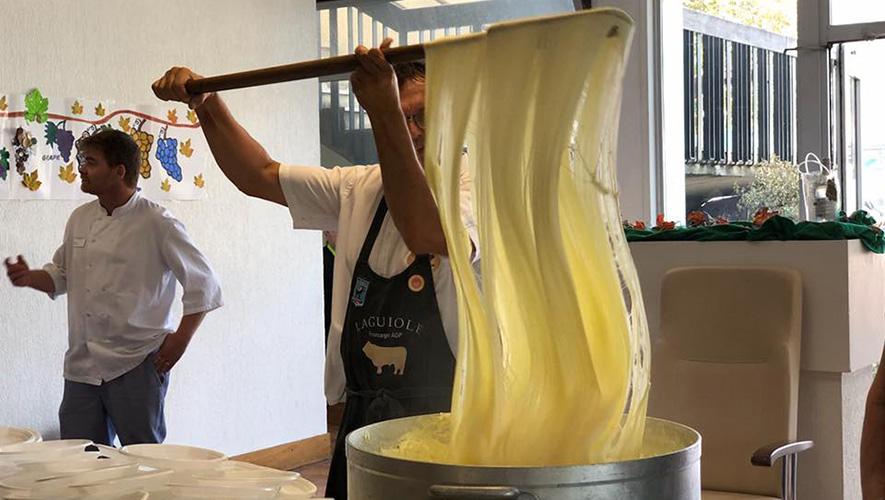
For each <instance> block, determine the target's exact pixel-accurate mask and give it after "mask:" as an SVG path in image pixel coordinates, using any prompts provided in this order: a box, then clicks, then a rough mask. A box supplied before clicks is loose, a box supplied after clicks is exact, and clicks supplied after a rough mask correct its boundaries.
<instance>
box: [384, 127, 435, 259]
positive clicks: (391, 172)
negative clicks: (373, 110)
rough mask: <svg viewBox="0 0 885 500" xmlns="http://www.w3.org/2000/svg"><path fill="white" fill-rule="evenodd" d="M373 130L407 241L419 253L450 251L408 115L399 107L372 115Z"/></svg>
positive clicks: (398, 224)
mask: <svg viewBox="0 0 885 500" xmlns="http://www.w3.org/2000/svg"><path fill="white" fill-rule="evenodd" d="M372 130H373V132H374V135H375V144H376V146H377V148H378V158H379V160H380V163H381V177H382V179H383V183H384V198H385V199H386V200H387V205H388V207H389V208H390V215H391V217H393V222H394V224H395V225H396V228H397V230H398V231H399V232H400V234H401V235H402V237H403V241H405V243H406V246H408V247H409V250H411V251H412V252H414V253H416V254H424V253H434V254H440V255H447V253H448V252H447V249H446V239H445V235H444V234H443V230H442V224H441V223H440V217H439V209H438V208H437V206H436V201H435V200H434V199H433V194H432V193H431V191H430V186H428V185H427V178H426V177H425V176H424V171H423V169H422V168H421V164H420V162H419V161H418V156H417V154H416V152H415V148H414V147H413V146H412V140H411V137H410V136H409V129H408V125H407V124H406V120H405V117H404V116H403V115H402V113H401V112H398V110H396V111H392V112H390V113H389V114H387V115H385V116H379V117H372Z"/></svg>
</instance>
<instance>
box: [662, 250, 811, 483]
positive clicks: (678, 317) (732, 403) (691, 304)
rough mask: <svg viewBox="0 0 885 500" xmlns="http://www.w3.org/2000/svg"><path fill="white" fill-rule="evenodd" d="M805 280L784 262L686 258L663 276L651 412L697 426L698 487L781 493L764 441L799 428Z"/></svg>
mask: <svg viewBox="0 0 885 500" xmlns="http://www.w3.org/2000/svg"><path fill="white" fill-rule="evenodd" d="M801 317H802V287H801V279H800V276H799V273H798V272H796V271H793V270H787V269H765V268H733V267H728V268H723V267H692V268H679V269H673V270H671V271H670V272H668V273H667V274H666V275H665V276H664V279H663V282H662V290H661V325H660V329H659V330H658V332H657V335H656V336H655V338H653V348H652V362H651V369H652V370H651V371H652V375H651V393H650V396H649V410H648V413H649V415H651V416H655V417H661V418H666V419H669V420H674V421H677V422H680V423H683V424H685V425H688V426H690V427H693V428H694V429H696V430H697V431H698V432H700V433H701V436H702V452H701V453H702V457H701V484H702V485H703V488H704V489H712V490H721V491H732V492H739V493H749V494H756V495H769V496H780V467H781V466H779V467H778V468H777V469H776V470H771V469H766V468H761V467H754V466H753V465H751V464H750V457H751V456H752V454H753V452H754V451H755V450H756V449H757V448H759V447H760V446H763V445H766V444H769V443H772V442H775V441H780V440H786V439H795V438H796V421H797V411H798V394H799V354H800V343H801Z"/></svg>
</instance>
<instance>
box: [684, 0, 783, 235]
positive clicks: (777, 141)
mask: <svg viewBox="0 0 885 500" xmlns="http://www.w3.org/2000/svg"><path fill="white" fill-rule="evenodd" d="M684 4H685V6H686V7H687V8H686V9H685V11H684V12H683V23H684V31H683V62H684V67H683V70H684V81H683V84H684V106H685V110H684V127H685V196H686V212H691V211H695V210H701V211H704V212H706V213H708V214H709V215H710V216H711V217H714V218H715V217H725V218H727V219H729V220H735V219H747V218H749V217H750V216H751V215H752V213H753V212H754V211H755V210H756V208H758V207H755V206H750V205H755V203H756V202H755V201H754V202H752V203H750V202H749V200H751V199H753V200H758V199H759V198H760V196H761V197H762V198H763V199H764V198H766V197H769V198H771V199H772V203H773V204H776V203H778V201H777V200H776V199H775V198H778V199H779V198H780V195H779V193H778V191H782V190H783V188H784V186H780V185H770V186H766V185H760V182H756V183H753V182H752V181H753V180H754V177H755V176H754V174H755V172H757V171H759V170H758V167H759V166H765V167H766V168H768V165H769V164H772V165H783V163H779V162H778V161H785V162H789V163H792V162H794V161H795V159H796V99H795V80H796V76H795V75H796V58H795V56H794V55H793V54H792V53H790V52H789V50H788V49H790V48H792V47H795V46H796V40H795V29H796V22H795V19H796V3H795V0H793V2H792V3H790V2H786V1H783V0H781V1H772V2H767V1H762V0H759V1H757V2H749V4H752V5H754V6H753V7H752V8H748V7H747V4H748V2H741V3H740V5H738V3H737V2H734V1H732V2H727V1H726V2H718V3H714V4H710V3H709V2H703V1H701V0H685V1H684ZM772 162H775V163H772ZM766 179H772V177H770V176H766ZM772 182H774V183H775V184H776V183H777V176H775V177H774V181H772ZM759 189H763V190H771V193H770V194H769V193H764V192H763V193H758V192H755V191H758V190H759ZM748 192H751V193H752V196H748V197H746V198H742V195H743V194H746V193H748ZM797 203H798V199H797ZM778 208H781V207H778ZM781 209H782V210H783V208H781ZM796 210H798V205H796V207H795V208H793V207H791V208H789V209H788V211H790V212H793V211H796ZM794 215H795V214H794Z"/></svg>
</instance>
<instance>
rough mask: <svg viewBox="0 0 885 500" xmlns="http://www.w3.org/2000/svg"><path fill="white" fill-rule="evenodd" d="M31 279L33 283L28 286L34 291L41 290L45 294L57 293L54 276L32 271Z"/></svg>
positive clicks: (44, 272) (40, 271)
mask: <svg viewBox="0 0 885 500" xmlns="http://www.w3.org/2000/svg"><path fill="white" fill-rule="evenodd" d="M30 279H31V283H30V284H28V286H29V287H31V288H33V289H34V290H40V291H41V292H45V293H55V282H54V281H52V276H50V275H49V273H47V272H46V271H42V270H36V271H31V277H30Z"/></svg>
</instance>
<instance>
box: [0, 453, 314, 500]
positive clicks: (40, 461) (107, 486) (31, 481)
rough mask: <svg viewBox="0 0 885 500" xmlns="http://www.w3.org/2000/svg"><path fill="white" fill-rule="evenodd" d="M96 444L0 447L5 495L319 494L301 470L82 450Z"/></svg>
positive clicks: (203, 456) (207, 457)
mask: <svg viewBox="0 0 885 500" xmlns="http://www.w3.org/2000/svg"><path fill="white" fill-rule="evenodd" d="M91 444H92V443H91V442H90V441H85V440H62V441H45V442H36V443H23V444H15V445H9V446H4V447H2V448H0V498H2V499H10V500H16V499H31V500H34V499H44V498H45V499H49V498H52V499H67V498H85V499H94V500H101V499H110V498H119V499H124V500H145V499H151V500H163V499H176V498H184V499H186V498H193V499H196V498H204V499H207V498H212V499H216V500H232V499H244V500H245V499H260V498H268V499H272V498H279V499H291V500H295V499H304V498H312V497H313V495H314V494H315V493H316V486H314V485H313V484H312V483H311V482H310V481H307V480H305V479H303V478H301V477H300V475H299V474H298V473H294V472H283V471H279V470H276V469H270V468H267V467H260V466H257V465H252V464H248V463H244V462H236V461H232V460H228V459H227V457H225V456H224V454H223V453H220V452H217V451H213V450H207V449H205V448H197V447H193V446H182V445H173V444H143V445H132V446H126V447H124V448H123V449H122V450H117V449H115V448H110V447H107V446H101V445H99V446H98V448H99V451H92V452H87V451H84V449H85V448H86V447H87V446H88V445H91Z"/></svg>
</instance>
